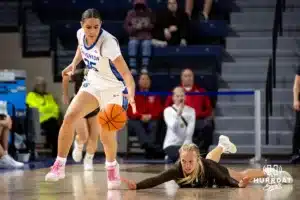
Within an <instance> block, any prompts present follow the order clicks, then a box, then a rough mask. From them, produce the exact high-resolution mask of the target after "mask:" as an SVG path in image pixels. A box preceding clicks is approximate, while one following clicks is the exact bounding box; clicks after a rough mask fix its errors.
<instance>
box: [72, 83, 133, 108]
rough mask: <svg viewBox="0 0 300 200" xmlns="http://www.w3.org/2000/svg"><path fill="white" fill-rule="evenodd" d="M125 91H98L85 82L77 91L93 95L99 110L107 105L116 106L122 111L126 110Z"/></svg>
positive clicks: (116, 89)
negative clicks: (120, 107) (121, 108)
mask: <svg viewBox="0 0 300 200" xmlns="http://www.w3.org/2000/svg"><path fill="white" fill-rule="evenodd" d="M125 90H126V89H125V87H116V88H110V89H106V90H99V89H98V88H96V87H95V86H93V85H92V84H90V83H89V82H87V81H85V82H83V83H82V86H81V87H80V89H79V91H85V92H88V93H90V94H91V95H93V96H94V97H95V98H96V99H97V100H98V102H99V105H100V110H103V109H104V108H105V107H106V105H107V104H118V105H120V106H122V107H123V109H124V110H127V108H128V100H127V98H126V97H125V96H124V95H123V92H124V91H125ZM79 91H78V92H79Z"/></svg>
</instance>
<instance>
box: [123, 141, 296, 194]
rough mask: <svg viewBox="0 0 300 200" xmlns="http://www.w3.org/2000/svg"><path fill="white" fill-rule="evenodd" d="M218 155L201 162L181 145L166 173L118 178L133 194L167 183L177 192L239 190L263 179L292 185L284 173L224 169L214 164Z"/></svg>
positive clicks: (195, 152)
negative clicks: (138, 178) (136, 178)
mask: <svg viewBox="0 0 300 200" xmlns="http://www.w3.org/2000/svg"><path fill="white" fill-rule="evenodd" d="M222 153H223V150H222V147H221V146H218V147H216V148H215V149H214V150H212V151H211V152H210V153H209V154H208V155H207V157H206V158H202V157H201V156H200V151H199V148H198V147H197V145H195V144H184V145H182V147H181V148H180V150H179V154H180V158H179V161H178V162H177V163H176V164H175V165H174V166H172V167H171V168H170V169H168V170H165V171H164V172H162V173H161V174H159V175H157V176H154V177H152V178H148V179H145V180H143V181H140V182H138V183H135V182H134V181H130V180H127V179H125V178H122V181H123V182H124V183H125V184H127V186H128V188H129V189H133V190H139V189H147V188H152V187H155V186H157V185H160V184H162V183H165V182H168V181H171V180H174V181H175V182H176V183H177V184H178V185H179V187H181V188H205V187H213V186H218V187H226V186H228V187H235V188H243V187H246V186H247V185H248V184H249V183H250V182H251V181H252V180H253V179H255V178H266V177H273V178H276V179H280V180H285V181H286V183H292V181H293V179H292V177H291V176H290V174H289V173H288V172H285V171H282V172H279V171H277V170H275V169H274V168H266V169H264V170H262V169H246V170H244V171H242V172H238V171H235V170H232V169H229V168H226V167H224V166H222V165H220V164H219V163H217V162H219V159H220V156H221V154H222ZM283 182H284V181H282V183H283Z"/></svg>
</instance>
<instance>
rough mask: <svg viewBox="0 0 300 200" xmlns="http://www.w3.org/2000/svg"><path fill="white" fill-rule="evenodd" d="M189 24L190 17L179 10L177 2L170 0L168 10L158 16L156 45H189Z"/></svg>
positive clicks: (155, 30)
mask: <svg viewBox="0 0 300 200" xmlns="http://www.w3.org/2000/svg"><path fill="white" fill-rule="evenodd" d="M188 24H189V19H188V16H187V14H186V13H185V12H184V11H182V10H180V9H178V4H177V0H168V9H167V10H164V11H163V12H161V13H158V14H157V20H156V22H155V26H154V33H153V36H154V40H153V43H154V45H155V44H157V45H159V44H161V45H162V46H165V45H187V40H186V39H187V31H188V26H189V25H188Z"/></svg>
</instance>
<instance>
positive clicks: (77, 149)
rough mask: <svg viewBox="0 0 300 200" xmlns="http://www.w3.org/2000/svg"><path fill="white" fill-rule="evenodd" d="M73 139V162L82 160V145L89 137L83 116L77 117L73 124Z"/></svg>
mask: <svg viewBox="0 0 300 200" xmlns="http://www.w3.org/2000/svg"><path fill="white" fill-rule="evenodd" d="M75 132H76V136H75V140H74V144H73V147H74V148H73V152H72V158H73V160H74V161H75V162H80V161H81V160H82V151H83V146H84V145H85V144H86V142H87V140H88V137H89V129H88V124H87V120H86V119H85V118H81V119H78V120H77V122H76V124H75Z"/></svg>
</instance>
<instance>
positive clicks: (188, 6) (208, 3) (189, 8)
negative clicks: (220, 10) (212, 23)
mask: <svg viewBox="0 0 300 200" xmlns="http://www.w3.org/2000/svg"><path fill="white" fill-rule="evenodd" d="M198 2H199V1H195V0H185V12H186V14H187V15H188V16H189V18H190V19H199V18H200V19H205V20H207V19H208V18H209V15H210V13H211V9H212V4H213V2H214V0H204V5H203V10H202V12H201V11H200V10H199V8H198V7H201V6H200V5H198ZM199 11H200V12H199Z"/></svg>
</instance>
